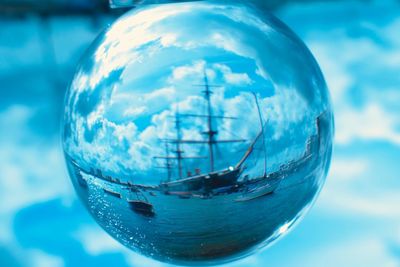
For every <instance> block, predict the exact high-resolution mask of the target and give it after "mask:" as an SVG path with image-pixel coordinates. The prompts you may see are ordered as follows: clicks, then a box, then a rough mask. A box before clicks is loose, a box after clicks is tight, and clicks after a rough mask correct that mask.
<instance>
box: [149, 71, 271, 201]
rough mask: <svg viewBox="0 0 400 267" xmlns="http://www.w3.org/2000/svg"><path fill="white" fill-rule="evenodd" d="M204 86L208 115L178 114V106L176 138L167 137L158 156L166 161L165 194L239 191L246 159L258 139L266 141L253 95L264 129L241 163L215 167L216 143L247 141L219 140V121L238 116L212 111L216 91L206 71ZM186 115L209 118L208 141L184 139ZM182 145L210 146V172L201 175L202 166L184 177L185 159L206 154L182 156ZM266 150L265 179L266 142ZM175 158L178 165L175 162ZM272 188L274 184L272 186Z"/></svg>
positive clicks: (202, 196)
mask: <svg viewBox="0 0 400 267" xmlns="http://www.w3.org/2000/svg"><path fill="white" fill-rule="evenodd" d="M200 86H204V89H205V90H204V91H203V93H204V99H205V100H206V104H207V114H204V115H203V114H181V113H179V109H178V108H177V112H176V114H175V130H176V138H175V139H164V140H163V141H164V143H165V151H166V154H165V155H164V156H157V157H155V158H156V159H163V160H165V165H164V166H163V168H165V169H167V180H166V181H165V182H162V183H161V184H160V185H159V189H160V190H161V191H162V192H164V193H165V194H169V195H178V196H180V197H181V198H185V197H190V196H200V197H201V198H207V197H211V196H213V195H216V194H222V193H229V192H235V191H236V192H237V191H238V190H239V187H240V183H238V179H239V177H240V176H241V174H242V172H243V170H244V169H245V165H244V163H245V162H246V160H247V158H248V157H249V156H250V155H251V154H252V152H253V151H254V146H255V144H256V143H257V142H258V140H259V139H260V138H262V141H263V143H264V142H265V137H264V123H263V120H262V117H261V112H260V107H259V104H258V101H257V97H256V95H255V94H254V97H255V101H256V104H257V108H258V114H259V119H260V125H261V130H260V132H259V133H258V134H257V136H256V137H255V138H254V140H253V141H252V142H251V143H250V145H249V146H248V148H247V151H246V153H245V154H244V155H243V157H242V158H241V159H240V160H239V162H238V163H237V164H236V165H234V166H229V167H227V168H225V169H222V170H215V155H214V154H215V153H214V150H215V146H216V145H217V144H221V143H225V144H227V143H241V142H246V141H247V140H244V139H228V140H219V139H217V138H216V137H217V136H218V130H217V129H218V125H215V124H216V121H218V120H228V119H229V120H235V119H237V118H235V117H227V116H219V115H214V114H213V108H212V104H211V95H212V94H213V92H212V91H211V87H216V86H213V85H210V84H209V83H208V79H207V75H206V74H204V84H203V85H200ZM185 117H195V118H202V119H205V120H206V125H207V129H206V131H204V132H202V134H203V135H205V136H206V137H207V138H206V139H205V140H187V139H182V133H181V120H182V118H185ZM182 144H191V145H207V147H208V154H209V156H208V159H209V171H208V172H207V173H204V174H202V173H201V172H200V168H196V169H195V175H192V174H191V173H190V172H188V175H187V177H185V178H183V170H182V169H183V167H182V161H183V160H185V159H201V158H207V157H199V156H183V154H184V150H183V149H182ZM170 146H173V148H174V150H173V151H172V152H173V153H174V154H175V155H172V156H171V149H170ZM263 149H264V158H265V161H264V175H263V177H262V178H267V175H266V151H265V144H264V145H263ZM172 161H175V162H176V164H173V163H172ZM175 165H176V168H177V172H178V176H179V177H178V178H177V179H172V169H173V168H174V167H175ZM271 189H272V187H271Z"/></svg>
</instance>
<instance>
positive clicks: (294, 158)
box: [63, 2, 333, 265]
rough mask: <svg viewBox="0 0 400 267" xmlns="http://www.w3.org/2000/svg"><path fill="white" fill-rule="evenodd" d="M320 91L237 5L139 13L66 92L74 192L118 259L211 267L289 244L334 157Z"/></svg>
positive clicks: (298, 46) (271, 32)
mask: <svg viewBox="0 0 400 267" xmlns="http://www.w3.org/2000/svg"><path fill="white" fill-rule="evenodd" d="M332 136H333V115H332V109H331V105H330V100H329V94H328V90H327V87H326V84H325V81H324V78H323V76H322V74H321V71H320V69H319V67H318V64H317V63H316V61H315V60H314V58H313V56H312V55H311V53H310V52H309V51H308V49H307V48H306V47H305V45H304V44H303V43H302V42H301V41H300V40H299V38H297V37H296V36H295V35H294V34H293V32H292V31H290V30H289V29H288V28H287V27H286V26H285V25H284V24H283V23H282V22H280V21H279V20H278V19H276V18H275V17H273V16H272V15H270V14H267V13H265V12H264V11H261V10H259V9H257V8H255V7H252V6H249V5H245V4H218V3H211V2H187V3H179V4H165V5H153V6H145V7H140V8H138V9H134V10H132V11H130V12H128V13H127V14H125V15H124V16H122V17H121V18H120V19H118V20H117V21H116V22H115V23H114V24H113V25H111V26H110V27H109V28H108V29H107V30H105V31H104V32H103V33H102V34H101V35H100V36H99V37H98V38H97V40H96V41H95V42H94V44H93V45H92V46H91V48H90V49H89V50H88V52H87V53H86V55H85V56H84V58H83V60H82V61H81V64H80V65H79V66H78V68H77V71H76V74H75V76H74V79H73V81H72V83H71V86H70V88H69V90H68V92H67V96H66V105H65V118H64V131H63V148H64V152H65V157H66V161H67V165H68V170H69V173H70V176H71V180H72V182H73V184H74V187H75V189H76V191H77V193H78V195H79V197H80V199H81V200H82V201H83V203H84V204H85V206H86V207H87V209H88V210H89V211H90V213H91V214H92V215H93V217H94V218H95V219H96V221H97V222H98V223H99V224H100V225H101V226H102V227H103V228H104V229H105V230H106V231H107V232H108V233H109V234H110V235H111V236H113V237H114V238H115V239H116V240H118V241H119V242H121V243H122V244H124V245H125V246H127V247H129V248H131V249H133V250H135V251H138V252H140V253H142V254H144V255H147V256H149V257H152V258H154V259H157V260H160V261H164V262H170V263H175V264H186V265H195V264H197V265H198V264H219V263H225V262H229V261H233V260H236V259H239V258H242V257H244V256H247V255H249V254H250V253H252V252H254V251H257V250H258V249H260V248H263V247H265V246H266V245H269V244H271V243H272V242H273V241H274V240H276V239H277V238H279V237H280V236H282V235H283V234H285V233H286V232H287V231H288V230H289V229H290V228H291V227H292V226H293V224H294V222H296V221H298V220H299V219H300V218H301V217H302V216H303V214H304V213H305V211H306V210H307V209H308V208H309V207H310V205H311V204H312V203H313V200H314V199H315V198H316V196H317V195H318V192H319V191H320V189H321V188H322V185H323V183H324V180H325V177H326V174H327V170H328V167H329V162H330V158H331V150H332Z"/></svg>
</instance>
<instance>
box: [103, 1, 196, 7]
mask: <svg viewBox="0 0 400 267" xmlns="http://www.w3.org/2000/svg"><path fill="white" fill-rule="evenodd" d="M194 1H201V0H109V2H110V7H111V8H126V7H135V6H138V5H146V4H150V5H151V4H167V3H181V2H194Z"/></svg>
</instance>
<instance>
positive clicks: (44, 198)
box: [0, 1, 400, 267]
mask: <svg viewBox="0 0 400 267" xmlns="http://www.w3.org/2000/svg"><path fill="white" fill-rule="evenodd" d="M276 15H277V16H278V17H279V18H281V19H282V20H283V21H284V22H286V23H287V24H288V25H289V26H290V27H291V28H292V29H293V30H294V31H295V32H296V33H297V34H298V35H299V36H300V37H301V38H302V39H303V40H304V41H305V43H306V44H307V45H308V46H309V48H310V50H311V51H312V53H313V54H314V56H315V57H316V59H317V61H318V62H319V63H320V66H321V69H322V71H323V73H324V75H325V78H326V80H327V83H328V86H329V88H330V91H331V95H332V100H333V104H334V110H335V118H336V141H335V148H334V157H333V161H332V167H331V172H330V174H329V177H328V179H327V182H326V185H325V187H324V189H323V191H322V193H321V195H320V197H319V198H318V200H317V202H316V204H315V206H314V207H313V208H312V209H311V211H310V213H309V214H308V215H307V216H306V217H305V219H304V220H303V221H302V222H301V223H300V224H299V225H298V226H297V227H296V228H295V229H294V230H293V231H292V232H291V233H290V234H288V235H287V236H286V237H285V238H283V239H282V240H280V241H279V242H278V243H276V244H275V245H273V246H272V247H271V248H269V249H267V250H265V251H263V252H261V253H259V254H256V255H254V256H251V257H249V258H247V259H244V260H243V261H240V262H237V263H233V264H230V266H265V265H266V264H268V265H269V266H299V265H300V266H349V267H350V266H351V267H353V266H363V267H364V266H371V267H372V266H374V267H375V266H399V265H400V210H399V208H398V203H400V194H399V190H400V180H399V178H398V177H399V176H398V171H399V166H398V162H399V160H400V153H399V148H400V117H399V116H398V114H400V104H399V102H400V89H399V88H398V86H399V84H400V78H399V77H400V76H399V75H398V73H399V71H400V35H399V34H398V32H400V11H399V6H398V3H396V2H395V1H371V2H368V3H364V2H357V1H345V2H342V3H337V2H332V3H321V4H315V3H313V4H308V5H304V4H302V5H297V4H291V5H289V6H287V7H285V8H283V9H280V10H278V11H277V12H276ZM101 21H102V22H104V24H105V23H106V22H109V21H110V19H109V18H102V19H101ZM1 23H2V24H4V25H7V27H1V28H0V83H1V84H2V87H1V90H0V125H1V127H2V130H1V132H0V147H1V150H0V166H1V170H2V171H1V174H0V191H1V193H0V263H1V265H2V266H10V267H13V266H44V267H46V266H49V267H58V266H77V264H78V263H77V262H79V263H84V265H85V266H109V265H110V264H113V265H117V264H118V266H137V267H140V266H146V267H149V266H166V265H164V264H162V263H158V262H155V261H152V260H149V259H145V258H143V257H142V256H140V255H137V254H135V253H132V252H130V251H128V250H127V249H125V248H123V247H121V245H119V244H118V243H117V242H116V241H113V240H112V239H111V238H110V237H108V236H107V235H106V234H105V233H104V232H103V230H101V229H100V228H99V227H98V226H97V225H96V223H95V222H94V221H93V220H92V219H91V218H90V217H89V215H88V214H87V212H86V211H85V210H84V208H83V207H82V206H81V204H80V203H79V202H78V201H77V198H76V196H75V193H74V192H73V190H72V186H71V184H70V182H69V180H68V176H67V174H66V170H65V166H64V162H63V158H62V154H61V153H62V148H61V145H60V144H59V140H60V137H59V117H60V115H61V111H62V98H63V94H64V89H63V88H65V87H66V84H67V83H68V82H69V80H70V78H71V77H72V74H73V69H74V66H75V64H76V62H77V60H78V58H79V56H80V55H81V54H82V52H83V50H84V49H85V47H86V46H87V45H88V44H89V43H90V42H91V40H92V39H93V38H94V37H95V36H96V35H97V33H98V32H99V29H98V28H97V27H95V26H93V23H92V22H91V21H90V20H88V19H85V18H79V19H77V20H75V19H74V20H72V19H70V18H63V19H55V20H52V22H51V27H52V29H53V38H54V44H55V57H54V58H51V57H49V56H47V54H46V55H44V54H43V51H46V53H47V51H48V49H49V47H48V46H46V45H43V44H42V42H41V40H42V38H41V34H42V33H41V24H40V22H39V20H38V19H36V18H35V17H29V18H26V19H23V20H20V21H9V20H7V19H2V21H1ZM16 33H18V34H16ZM66 44H68V45H66ZM53 64H57V67H55V65H53ZM50 70H51V71H52V73H53V75H51V77H49V75H46V73H48V72H49V71H50ZM289 255H290V257H289ZM78 259H79V261H78Z"/></svg>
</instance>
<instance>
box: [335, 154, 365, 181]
mask: <svg viewBox="0 0 400 267" xmlns="http://www.w3.org/2000/svg"><path fill="white" fill-rule="evenodd" d="M368 165H369V162H368V160H366V159H354V158H336V159H335V160H333V161H332V165H331V168H330V173H329V176H330V177H331V179H333V180H335V181H340V183H343V182H345V181H349V180H354V179H357V178H359V177H360V176H362V175H363V174H365V173H366V172H367V170H368Z"/></svg>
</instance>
